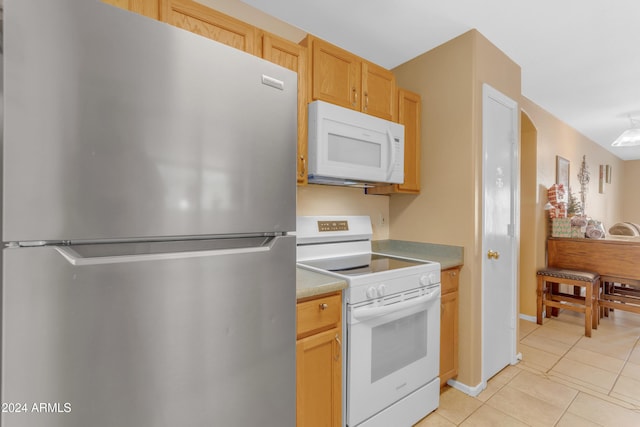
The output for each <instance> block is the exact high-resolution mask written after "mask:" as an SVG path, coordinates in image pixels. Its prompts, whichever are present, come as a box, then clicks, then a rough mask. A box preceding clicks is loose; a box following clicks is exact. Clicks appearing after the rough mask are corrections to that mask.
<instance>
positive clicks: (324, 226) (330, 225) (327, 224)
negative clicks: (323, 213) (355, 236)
mask: <svg viewBox="0 0 640 427" xmlns="http://www.w3.org/2000/svg"><path fill="white" fill-rule="evenodd" d="M318 231H320V232H325V231H349V222H348V221H318Z"/></svg>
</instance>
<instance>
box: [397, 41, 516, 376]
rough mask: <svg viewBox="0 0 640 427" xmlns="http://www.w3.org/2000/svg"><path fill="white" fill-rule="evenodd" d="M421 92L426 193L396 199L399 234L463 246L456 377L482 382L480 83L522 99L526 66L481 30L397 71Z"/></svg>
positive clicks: (401, 83)
mask: <svg viewBox="0 0 640 427" xmlns="http://www.w3.org/2000/svg"><path fill="white" fill-rule="evenodd" d="M393 71H394V73H395V74H396V76H397V78H398V85H399V86H402V87H405V88H407V89H409V90H412V91H414V92H417V93H419V94H420V95H421V97H422V107H423V108H422V135H421V136H422V159H421V161H422V171H423V173H422V177H421V186H422V189H423V190H422V192H421V194H419V195H417V196H409V195H397V196H396V195H394V196H392V197H391V201H390V207H389V212H390V217H391V228H390V235H391V238H393V239H402V240H414V241H424V242H433V243H442V244H449V245H456V246H463V247H464V255H465V265H464V268H463V269H462V271H461V274H460V294H459V298H460V300H459V301H460V319H459V344H460V350H459V362H460V369H459V375H458V381H460V382H461V383H463V384H466V385H468V386H470V387H475V386H477V385H478V384H480V382H481V374H482V372H481V369H482V365H481V354H482V347H481V345H482V342H481V326H482V325H481V296H482V289H481V285H482V283H481V277H482V274H481V273H482V269H481V267H482V254H481V249H482V234H481V233H482V211H481V209H482V198H481V195H482V188H481V182H482V179H481V177H482V176H481V173H482V168H481V165H482V145H481V141H482V122H481V119H482V117H481V112H482V84H483V83H488V84H490V85H491V86H493V87H494V88H495V89H497V90H499V91H501V92H502V93H504V94H505V95H507V96H509V97H511V98H512V99H515V100H518V99H519V97H520V92H521V88H520V68H519V67H518V66H517V65H516V64H515V63H513V61H511V60H510V59H509V58H507V57H506V56H505V55H504V54H503V53H502V52H501V51H499V50H498V49H497V48H496V47H495V46H493V45H492V44H491V43H490V42H489V41H488V40H487V39H486V38H484V37H483V36H482V35H481V34H480V33H478V32H477V31H475V30H472V31H469V32H467V33H465V34H463V35H461V36H459V37H457V38H455V39H453V40H451V41H449V42H447V43H445V44H443V45H441V46H439V47H437V48H435V49H433V50H431V51H429V52H427V53H425V54H423V55H420V56H419V57H417V58H415V59H413V60H411V61H409V62H407V63H405V64H403V65H401V66H399V67H398V68H396V69H394V70H393Z"/></svg>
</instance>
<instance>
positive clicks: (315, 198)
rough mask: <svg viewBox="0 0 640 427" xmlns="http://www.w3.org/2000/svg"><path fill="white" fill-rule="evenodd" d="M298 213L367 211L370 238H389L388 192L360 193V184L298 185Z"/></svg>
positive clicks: (353, 212)
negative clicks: (354, 186)
mask: <svg viewBox="0 0 640 427" xmlns="http://www.w3.org/2000/svg"><path fill="white" fill-rule="evenodd" d="M297 214H298V215H368V216H369V217H370V218H371V225H372V226H373V239H374V240H384V239H388V238H389V196H371V195H366V194H364V190H363V189H362V188H348V187H334V186H330V185H307V186H304V187H298V203H297Z"/></svg>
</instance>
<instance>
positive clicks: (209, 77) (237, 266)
mask: <svg viewBox="0 0 640 427" xmlns="http://www.w3.org/2000/svg"><path fill="white" fill-rule="evenodd" d="M2 62H3V67H2V70H3V87H2V89H3V90H2V97H3V102H2V104H3V110H4V111H3V120H2V122H3V141H2V148H3V150H2V155H3V158H2V164H3V165H2V168H3V170H2V197H3V201H2V240H3V249H2V315H1V316H2V317H1V319H2V320H1V321H2V353H1V365H2V370H1V390H0V393H1V396H0V400H1V401H2V403H3V408H2V409H3V411H2V413H1V420H2V426H3V427H25V426H28V427H35V426H46V427H58V426H59V427H62V426H64V427H86V426H91V427H107V426H109V427H116V426H117V427H127V426H128V427H134V426H135V427H140V426H154V427H156V426H225V427H226V426H274V427H282V426H294V425H295V235H293V233H292V232H293V231H294V230H295V197H296V196H295V181H296V180H295V170H294V168H295V164H296V163H295V152H296V99H297V89H296V87H297V77H296V75H295V73H293V72H291V71H289V70H286V69H284V68H281V67H279V66H276V65H274V64H271V63H268V62H266V61H263V60H262V59H259V58H257V57H254V56H252V55H249V54H246V53H244V52H240V51H238V50H235V49H232V48H230V47H227V46H224V45H222V44H219V43H216V42H214V41H211V40H208V39H205V38H203V37H200V36H197V35H195V34H192V33H189V32H187V31H184V30H180V29H178V28H174V27H171V26H169V25H167V24H164V23H160V22H157V21H153V20H151V19H147V18H144V17H142V16H139V15H135V14H133V13H129V12H126V11H123V10H120V9H117V8H114V7H112V6H109V5H105V4H103V3H101V2H99V1H97V0H56V1H50V0H4V11H3V35H2Z"/></svg>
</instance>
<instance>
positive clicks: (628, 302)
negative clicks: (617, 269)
mask: <svg viewBox="0 0 640 427" xmlns="http://www.w3.org/2000/svg"><path fill="white" fill-rule="evenodd" d="M600 282H601V284H602V293H601V294H600V300H599V302H598V303H599V305H600V307H601V312H602V313H603V314H604V315H605V316H608V315H609V309H618V310H623V311H630V312H632V313H637V314H640V280H634V279H627V278H624V277H615V276H601V277H600Z"/></svg>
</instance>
